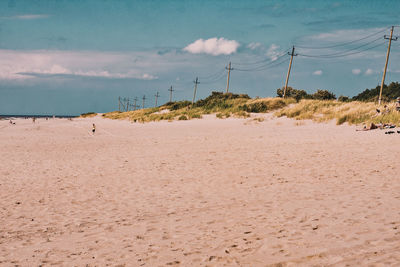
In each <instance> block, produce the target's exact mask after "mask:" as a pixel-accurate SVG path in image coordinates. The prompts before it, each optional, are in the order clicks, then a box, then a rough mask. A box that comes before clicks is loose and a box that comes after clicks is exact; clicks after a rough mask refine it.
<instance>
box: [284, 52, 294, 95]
mask: <svg viewBox="0 0 400 267" xmlns="http://www.w3.org/2000/svg"><path fill="white" fill-rule="evenodd" d="M288 55H289V56H290V63H289V69H288V72H287V76H286V82H285V88H284V90H283V98H285V96H286V90H287V85H288V82H289V76H290V70H291V69H292V62H293V57H295V56H297V54H295V53H294V46H293V47H292V53H290V52H288Z"/></svg>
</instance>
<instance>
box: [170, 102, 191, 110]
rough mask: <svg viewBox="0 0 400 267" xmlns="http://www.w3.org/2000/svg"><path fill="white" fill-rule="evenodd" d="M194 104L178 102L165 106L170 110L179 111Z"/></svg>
mask: <svg viewBox="0 0 400 267" xmlns="http://www.w3.org/2000/svg"><path fill="white" fill-rule="evenodd" d="M190 104H192V102H190V101H187V100H185V101H178V102H168V103H166V104H165V105H164V106H165V107H166V108H168V109H169V110H178V109H181V108H184V107H188V106H190Z"/></svg>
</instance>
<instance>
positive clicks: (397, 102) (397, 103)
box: [396, 97, 400, 111]
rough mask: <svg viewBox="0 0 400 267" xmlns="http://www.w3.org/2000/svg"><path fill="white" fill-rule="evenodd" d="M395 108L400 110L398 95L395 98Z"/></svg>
mask: <svg viewBox="0 0 400 267" xmlns="http://www.w3.org/2000/svg"><path fill="white" fill-rule="evenodd" d="M396 110H397V111H400V97H398V98H397V99H396Z"/></svg>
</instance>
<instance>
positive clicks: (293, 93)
mask: <svg viewBox="0 0 400 267" xmlns="http://www.w3.org/2000/svg"><path fill="white" fill-rule="evenodd" d="M283 91H284V88H282V89H281V88H279V89H277V90H276V94H277V95H278V96H279V97H283ZM286 97H293V98H294V99H296V101H297V102H298V101H300V100H301V99H310V98H312V96H311V95H309V94H307V92H306V91H304V90H298V89H293V88H292V87H288V88H287V90H286Z"/></svg>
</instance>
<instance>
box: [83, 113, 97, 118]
mask: <svg viewBox="0 0 400 267" xmlns="http://www.w3.org/2000/svg"><path fill="white" fill-rule="evenodd" d="M96 116H97V113H95V112H87V113H82V114H81V116H80V117H81V118H92V117H96Z"/></svg>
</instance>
